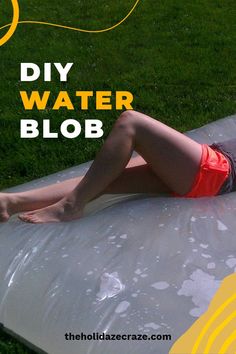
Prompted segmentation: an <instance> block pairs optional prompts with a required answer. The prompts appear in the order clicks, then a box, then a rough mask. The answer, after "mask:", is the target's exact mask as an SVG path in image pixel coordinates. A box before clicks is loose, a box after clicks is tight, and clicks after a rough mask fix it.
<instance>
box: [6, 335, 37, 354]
mask: <svg viewBox="0 0 236 354" xmlns="http://www.w3.org/2000/svg"><path fill="white" fill-rule="evenodd" d="M0 353H1V354H35V352H34V351H33V350H30V349H28V348H27V347H25V346H24V345H23V344H21V343H19V342H18V341H17V340H15V339H13V338H12V337H11V336H10V335H9V334H6V333H5V332H3V331H2V330H1V329H0Z"/></svg>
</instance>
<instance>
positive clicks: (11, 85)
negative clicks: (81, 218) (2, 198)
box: [0, 0, 236, 353]
mask: <svg viewBox="0 0 236 354" xmlns="http://www.w3.org/2000/svg"><path fill="white" fill-rule="evenodd" d="M4 3H5V7H4V9H3V10H2V9H1V12H0V26H2V25H4V24H6V23H8V22H9V21H10V17H11V16H10V14H11V2H10V1H4ZM133 4H134V1H133V0H126V1H123V2H121V1H118V0H112V1H111V0H110V1H105V0H99V1H96V6H94V2H93V1H92V0H87V1H85V0H82V1H79V2H74V1H71V0H67V1H66V2H64V1H62V0H51V1H50V2H41V3H40V2H39V1H36V0H31V1H28V0H21V1H20V8H21V11H20V17H21V20H44V21H47V22H54V23H60V24H65V25H69V26H76V27H77V26H78V27H81V28H89V29H100V28H104V27H107V26H110V25H112V24H114V23H116V22H118V21H119V20H120V19H121V18H123V17H124V16H125V15H126V14H127V13H128V11H129V10H130V8H131V7H132V5H133ZM62 9H63V10H62ZM235 11H236V3H235V1H233V0H224V1H220V0H214V1H213V0H204V1H203V0H199V1H197V2H193V1H190V0H185V1H183V0H180V1H178V2H177V1H174V0H168V1H167V2H163V1H156V2H154V1H151V0H140V3H139V4H138V6H137V8H136V10H135V12H134V13H133V14H132V16H131V17H130V18H129V19H128V20H127V21H126V22H125V23H123V24H122V25H121V26H119V27H118V28H116V29H115V30H113V31H110V32H105V33H100V34H87V33H81V32H72V31H68V30H63V29H59V28H58V29H56V28H52V27H47V26H40V25H30V24H25V25H23V24H22V25H20V24H19V26H18V28H17V31H16V33H15V34H14V36H13V37H12V38H11V40H10V41H9V42H8V43H7V44H6V45H4V46H3V47H1V48H0V88H1V95H0V151H1V159H0V177H1V178H0V187H1V188H6V187H10V186H13V185H16V184H19V183H23V182H26V181H30V180H32V179H34V178H38V177H41V176H44V175H48V174H50V173H53V172H56V171H58V170H61V169H64V168H67V167H71V166H73V165H77V164H80V163H82V162H85V161H87V160H90V159H93V158H94V156H95V153H96V151H97V150H98V148H99V147H100V146H101V144H102V142H103V139H85V138H84V135H83V132H82V135H81V136H79V137H78V138H76V139H72V140H69V139H66V138H64V137H62V136H59V138H58V139H43V138H42V137H39V138H36V139H20V119H23V118H33V119H37V120H38V121H39V125H40V127H41V125H42V120H43V119H50V120H51V122H52V127H53V129H54V130H55V131H58V129H59V126H60V124H61V123H62V122H63V121H64V120H65V119H68V118H74V119H78V120H79V121H80V122H81V124H82V125H83V122H84V120H85V119H88V118H95V119H100V120H102V121H103V126H104V132H105V133H104V138H105V137H106V136H107V134H108V132H109V131H110V129H111V126H112V124H113V123H114V121H115V120H116V118H117V116H118V114H119V112H117V111H116V110H115V109H113V110H111V111H96V109H95V105H94V104H92V105H91V107H90V109H89V110H88V111H81V110H80V109H79V108H78V109H76V110H75V111H67V110H66V109H63V108H62V109H60V110H59V111H53V110H52V109H51V107H52V102H53V101H52V102H51V103H50V104H49V106H48V108H47V109H46V110H45V111H41V112H39V111H37V110H33V111H31V112H29V111H28V112H26V111H24V109H23V106H22V102H21V100H20V95H19V91H20V90H26V91H28V92H30V91H31V90H39V91H40V92H42V91H45V90H50V91H51V92H52V96H53V97H55V96H56V95H57V93H58V92H59V91H60V90H67V91H68V92H69V93H70V94H71V97H72V96H75V95H74V93H75V91H76V90H85V91H86V90H89V91H96V90H104V91H106V90H111V91H113V92H114V91H116V90H128V91H131V92H132V93H133V95H134V104H133V106H134V109H136V110H139V111H142V112H144V113H146V114H149V115H151V116H153V117H155V118H158V119H160V120H162V121H163V122H165V123H167V124H169V125H171V126H172V127H174V128H176V129H178V130H180V131H185V130H189V129H194V128H197V127H199V126H201V125H203V124H206V123H208V122H211V121H215V120H217V119H219V118H222V117H225V116H227V115H231V114H234V113H235V112H236V25H235V15H234V14H235ZM1 33H2V34H3V33H4V30H2V31H1ZM21 62H33V63H37V64H38V65H39V66H41V67H42V65H43V63H45V62H52V63H53V62H61V63H63V64H65V63H67V62H73V63H74V67H73V70H72V71H71V75H70V77H69V81H68V82H67V83H60V82H59V81H58V80H57V79H56V76H53V82H51V83H45V82H43V81H42V79H40V80H38V81H37V82H33V83H22V82H20V81H19V78H20V63H21ZM54 74H55V72H54ZM91 102H93V101H91ZM73 103H74V104H75V105H76V104H77V105H78V103H77V101H76V99H75V98H74V102H73ZM7 338H8V337H5V336H4V335H1V336H0V353H27V350H25V351H24V350H23V349H22V351H20V349H17V348H18V344H15V345H12V344H8V339H7ZM19 347H20V346H19Z"/></svg>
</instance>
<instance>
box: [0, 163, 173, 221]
mask: <svg viewBox="0 0 236 354" xmlns="http://www.w3.org/2000/svg"><path fill="white" fill-rule="evenodd" d="M83 177H84V176H80V177H76V178H71V179H68V180H66V181H63V182H60V183H56V184H52V185H49V186H47V187H42V188H38V189H33V190H29V191H26V192H20V193H0V222H4V221H7V220H8V219H9V217H10V216H11V215H12V214H16V213H19V212H25V211H32V210H35V209H39V208H44V207H46V206H49V205H52V204H54V203H56V202H58V201H59V200H61V199H62V198H64V197H65V196H67V195H68V194H69V193H71V192H72V191H73V190H74V188H75V187H76V186H77V185H78V184H79V183H80V182H81V180H82V178H83ZM168 191H169V189H168V187H167V186H166V185H165V184H164V183H163V182H162V181H161V180H160V179H159V178H158V177H157V176H156V175H155V173H154V172H153V171H152V169H151V168H150V167H149V166H148V165H147V163H146V162H145V161H144V160H143V159H142V158H141V156H137V157H134V158H132V159H131V160H130V162H129V163H128V165H127V167H126V168H125V169H124V171H123V172H122V174H121V175H120V176H119V177H118V178H117V179H116V180H114V181H113V182H112V183H111V184H110V185H109V186H108V187H107V189H106V190H105V191H104V194H106V193H110V194H115V193H167V192H168Z"/></svg>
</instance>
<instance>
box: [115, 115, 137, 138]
mask: <svg viewBox="0 0 236 354" xmlns="http://www.w3.org/2000/svg"><path fill="white" fill-rule="evenodd" d="M136 115H137V112H135V111H133V110H127V111H124V112H122V113H121V115H120V116H119V118H118V119H117V121H116V123H115V128H117V129H122V130H124V131H126V132H132V133H134V131H135V123H136V118H135V117H136Z"/></svg>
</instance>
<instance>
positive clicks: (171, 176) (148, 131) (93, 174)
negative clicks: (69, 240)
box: [21, 111, 201, 223]
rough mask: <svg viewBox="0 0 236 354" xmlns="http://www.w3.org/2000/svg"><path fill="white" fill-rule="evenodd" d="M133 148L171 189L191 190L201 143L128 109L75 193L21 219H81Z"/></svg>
mask: <svg viewBox="0 0 236 354" xmlns="http://www.w3.org/2000/svg"><path fill="white" fill-rule="evenodd" d="M133 150H136V151H138V152H139V154H140V155H141V156H142V157H143V158H144V159H145V160H146V162H147V163H148V165H149V166H150V167H151V168H152V170H153V172H154V173H155V174H156V175H157V176H158V177H159V178H160V179H161V180H162V181H164V182H165V184H166V185H167V186H168V188H170V189H171V190H173V191H175V192H177V193H179V194H185V193H187V192H188V191H189V190H190V188H191V186H192V183H193V181H194V178H195V175H196V173H197V170H198V167H199V164H200V160H201V146H200V144H198V143H197V142H195V141H193V140H192V139H190V138H188V137H186V136H184V135H183V134H181V133H179V132H177V131H176V130H174V129H172V128H170V127H168V126H166V125H165V124H163V123H161V122H159V121H156V120H155V119H152V118H150V117H148V116H146V115H144V114H142V113H138V112H134V111H126V112H124V113H123V114H122V115H121V116H120V118H119V119H118V120H117V122H116V124H115V126H114V127H113V129H112V131H111V133H110V135H109V136H108V138H107V140H106V141H105V143H104V145H103V147H102V149H101V150H100V152H99V153H98V155H97V157H96V159H95V160H94V162H93V164H92V166H91V167H90V169H89V170H88V172H87V174H86V175H85V177H84V178H83V179H82V180H81V182H80V183H79V184H78V185H77V186H76V187H75V189H74V190H73V192H72V193H70V194H69V195H68V196H67V197H65V198H63V199H61V200H60V201H59V202H57V203H55V204H53V205H51V206H49V207H46V208H44V209H40V210H38V211H35V212H32V213H30V214H26V215H22V217H21V218H22V219H23V220H25V221H29V222H34V223H38V222H52V221H69V220H73V219H77V218H80V217H81V216H82V214H83V209H84V206H85V205H86V203H87V202H89V201H90V200H91V199H93V198H94V197H95V196H97V195H100V194H101V193H104V191H105V190H106V188H107V187H108V186H109V185H110V184H111V183H112V182H113V181H114V180H116V179H117V178H118V177H119V176H120V175H121V173H122V172H123V170H124V168H125V166H126V165H127V163H128V161H129V159H130V157H131V154H132V152H133Z"/></svg>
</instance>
